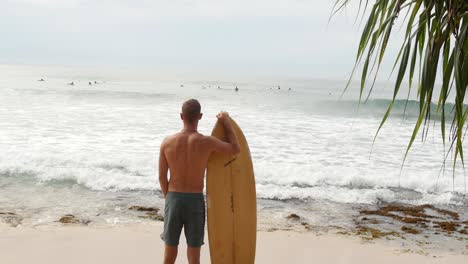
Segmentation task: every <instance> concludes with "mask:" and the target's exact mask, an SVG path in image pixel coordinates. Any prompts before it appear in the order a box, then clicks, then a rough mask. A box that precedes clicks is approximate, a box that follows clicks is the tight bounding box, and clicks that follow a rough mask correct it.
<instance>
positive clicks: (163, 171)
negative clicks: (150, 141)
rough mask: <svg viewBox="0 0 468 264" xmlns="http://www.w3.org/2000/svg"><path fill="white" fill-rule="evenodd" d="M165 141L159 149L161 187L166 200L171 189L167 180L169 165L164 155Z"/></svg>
mask: <svg viewBox="0 0 468 264" xmlns="http://www.w3.org/2000/svg"><path fill="white" fill-rule="evenodd" d="M164 147H165V140H164V141H163V142H162V144H161V147H160V149H159V185H160V186H161V191H162V193H163V195H164V198H166V194H167V190H168V187H169V181H168V179H167V171H168V169H169V165H168V164H167V160H166V155H164Z"/></svg>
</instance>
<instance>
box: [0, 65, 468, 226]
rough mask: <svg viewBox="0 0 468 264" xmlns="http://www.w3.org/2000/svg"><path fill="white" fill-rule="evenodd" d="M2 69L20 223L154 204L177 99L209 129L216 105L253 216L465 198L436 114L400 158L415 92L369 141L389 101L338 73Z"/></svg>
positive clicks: (1, 199)
mask: <svg viewBox="0 0 468 264" xmlns="http://www.w3.org/2000/svg"><path fill="white" fill-rule="evenodd" d="M1 70H2V71H3V77H2V79H1V80H0V127H1V129H0V211H10V212H15V213H16V214H17V215H20V216H21V219H22V224H25V225H27V224H31V225H41V224H51V223H54V222H55V221H57V219H58V218H59V217H60V216H61V215H64V214H69V213H73V214H75V215H79V216H80V217H83V218H87V219H91V220H92V221H95V222H104V223H126V222H132V221H140V220H141V219H140V218H138V215H136V214H134V213H133V212H131V211H128V210H127V209H128V207H129V206H131V205H145V206H156V207H161V206H162V204H163V199H162V198H161V193H160V188H159V183H158V177H157V171H158V167H157V166H158V165H157V160H158V150H159V145H160V143H161V141H162V140H163V138H164V137H165V136H166V135H169V134H172V133H175V132H177V131H179V130H180V129H181V126H182V123H181V120H180V119H179V111H180V106H181V103H182V102H183V101H184V100H186V99H189V98H197V99H199V101H200V102H201V104H202V111H203V113H204V116H203V119H202V120H201V122H200V125H199V131H200V132H201V133H204V134H210V132H211V129H212V128H213V126H214V124H215V122H216V118H215V115H216V113H217V112H218V111H220V110H225V111H228V112H230V114H231V116H232V117H233V118H234V119H235V120H236V121H237V122H238V124H239V125H240V126H241V128H242V129H243V131H244V133H245V136H246V137H247V140H248V142H249V145H250V150H251V154H252V158H253V162H254V170H255V177H256V189H257V196H258V198H259V213H260V216H264V217H263V218H262V217H260V220H259V222H260V223H261V224H264V225H267V224H271V221H275V219H277V220H278V221H282V220H281V219H283V218H284V215H285V214H287V213H288V212H289V211H288V210H290V208H291V207H294V208H300V210H302V211H301V212H312V213H310V215H309V216H308V218H309V220H310V219H315V222H322V223H330V222H332V223H333V221H336V222H337V224H340V223H341V224H343V223H342V222H343V220H340V218H339V217H338V218H337V217H335V216H336V215H340V214H349V215H352V214H353V212H351V211H348V210H349V208H350V207H349V206H348V205H370V206H374V205H378V204H384V203H393V202H397V203H406V204H414V205H419V204H427V203H428V204H435V205H439V206H442V207H456V208H462V209H461V210H462V211H466V208H467V206H468V198H467V189H466V188H467V187H466V186H467V185H466V176H465V175H464V171H463V168H462V166H461V163H460V162H459V163H458V165H457V166H456V168H455V172H453V170H452V165H451V164H452V160H451V156H450V155H449V156H448V160H447V166H446V167H445V169H443V168H442V166H443V163H442V160H443V157H444V155H445V153H446V151H447V148H448V146H445V147H444V145H443V143H442V140H441V138H440V134H441V133H440V128H439V124H433V123H431V124H429V125H428V127H429V130H428V136H427V139H426V140H425V141H424V142H421V140H420V137H418V139H417V140H416V141H415V143H414V145H413V148H412V149H411V151H410V152H409V155H408V157H407V159H406V162H405V165H404V166H403V168H402V163H403V158H404V154H405V151H406V146H407V144H408V141H409V138H410V136H411V133H412V130H413V126H414V122H415V118H416V117H417V114H418V112H417V111H418V105H417V102H415V101H410V102H409V104H408V106H407V108H406V113H405V114H403V111H404V108H405V103H404V101H398V102H397V104H396V106H395V108H394V115H392V117H391V118H390V119H389V120H388V121H387V123H386V124H385V126H384V128H383V129H382V130H381V132H380V134H379V136H378V138H377V139H376V141H375V143H374V144H373V139H374V135H375V132H376V130H377V128H378V125H379V123H380V120H381V117H382V115H383V113H384V111H385V110H386V107H387V105H388V104H389V100H388V99H385V96H386V95H388V93H389V92H391V87H386V86H385V85H383V86H382V87H380V88H378V89H376V97H375V98H371V99H370V100H369V101H368V102H367V103H366V104H364V105H361V106H359V107H358V103H357V93H356V92H357V90H356V89H350V91H349V92H348V93H346V95H345V96H344V97H343V98H341V99H340V94H341V92H342V89H343V86H344V84H345V82H344V81H323V80H322V81H320V80H289V81H288V80H286V81H281V82H279V81H268V80H250V81H242V82H238V83H236V82H232V81H226V80H210V81H199V80H196V79H194V80H183V81H181V80H170V81H160V80H138V79H137V78H134V79H132V78H131V77H128V78H123V77H122V78H116V77H103V76H97V75H89V74H88V75H86V74H82V75H67V74H55V75H53V76H52V77H48V76H47V72H46V71H45V70H44V69H41V73H42V75H39V74H38V73H37V71H32V70H31V69H29V68H28V69H25V70H24V71H25V72H24V73H21V74H19V73H18V69H17V68H14V69H13V70H12V69H9V68H6V67H3V68H1ZM41 77H44V78H45V79H46V81H44V82H39V81H37V80H38V79H39V78H41ZM70 81H74V82H75V85H73V86H70V85H67V83H68V82H70ZM94 81H98V82H99V83H98V84H94ZM88 82H92V85H89V84H88ZM181 84H183V87H182V85H181ZM236 85H237V86H238V87H239V92H235V91H234V88H235V86H236ZM278 85H280V88H281V89H278ZM218 86H219V88H218ZM289 88H291V90H289ZM387 88H388V89H387ZM386 89H387V90H386ZM386 98H388V97H386ZM435 120H437V117H435ZM325 208H326V209H325ZM298 210H299V209H298ZM320 210H325V211H326V212H327V213H326V214H318V213H317V212H320ZM337 212H338V213H337ZM330 214H331V215H333V217H329V215H330ZM270 216H271V217H270ZM272 219H273V220H272ZM283 220H284V219H283Z"/></svg>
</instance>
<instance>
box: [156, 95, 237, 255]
mask: <svg viewBox="0 0 468 264" xmlns="http://www.w3.org/2000/svg"><path fill="white" fill-rule="evenodd" d="M216 117H217V118H218V122H222V124H223V125H224V128H225V131H226V134H227V138H228V142H223V141H221V140H219V139H217V138H215V137H211V136H204V135H202V134H200V133H198V132H197V127H198V121H199V120H200V119H201V118H202V113H201V106H200V103H199V102H198V101H197V100H195V99H191V100H188V101H186V102H184V104H183V105H182V113H181V114H180V118H181V119H182V121H183V123H184V128H183V129H182V130H181V131H180V132H179V133H176V134H174V135H172V136H169V137H167V138H166V139H164V141H163V142H162V144H161V149H160V154H159V184H160V185H161V190H162V193H163V195H164V197H165V198H166V201H165V207H164V232H163V233H162V234H161V238H162V239H163V240H164V242H165V245H166V246H165V252H164V263H165V264H167V263H175V260H176V258H177V246H178V245H179V237H180V233H181V231H182V227H183V228H184V233H185V237H186V239H187V258H188V261H189V263H191V264H195V263H200V249H201V246H202V245H203V244H204V242H203V238H204V234H205V230H204V229H205V201H204V198H203V178H204V176H205V169H206V165H207V163H208V158H209V157H210V155H211V154H212V153H214V152H218V153H224V154H232V155H236V154H238V153H239V151H240V150H239V143H238V141H237V138H236V135H235V133H234V131H233V129H232V127H231V124H230V123H229V121H228V120H229V115H228V113H226V112H220V113H219V114H218V115H217V116H216ZM168 170H169V171H170V175H171V177H170V180H168V177H167V176H168V175H167V172H168Z"/></svg>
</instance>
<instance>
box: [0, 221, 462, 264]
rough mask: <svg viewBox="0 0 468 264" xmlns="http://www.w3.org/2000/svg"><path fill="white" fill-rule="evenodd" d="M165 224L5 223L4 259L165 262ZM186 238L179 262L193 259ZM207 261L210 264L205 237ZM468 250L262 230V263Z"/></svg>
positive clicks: (0, 239) (450, 259)
mask: <svg viewBox="0 0 468 264" xmlns="http://www.w3.org/2000/svg"><path fill="white" fill-rule="evenodd" d="M161 231H162V223H161V222H156V223H144V224H133V225H126V226H82V225H56V226H53V225H48V226H40V227H22V226H18V227H16V228H14V227H10V226H6V225H3V226H0V263H5V264H16V263H38V264H42V263H44V264H46V263H47V264H54V263H67V264H73V263H77V264H78V263H80V264H82V263H102V264H104V263H112V264H120V263H122V264H123V263H141V264H144V263H161V262H162V257H163V242H162V241H161V239H160V238H159V234H160V233H161ZM184 240H185V239H184V236H183V235H182V237H181V244H180V246H179V256H178V259H177V262H176V263H187V260H186V257H185V248H186V244H185V241H184ZM205 243H206V244H205V246H203V248H202V256H201V263H209V262H210V258H209V247H208V238H207V237H205ZM467 260H468V255H466V254H464V253H452V252H438V253H437V254H428V253H427V252H425V253H422V252H420V251H418V250H417V249H408V248H403V247H396V246H391V245H386V244H384V243H380V242H379V241H373V242H365V241H363V240H362V239H360V238H359V237H355V236H339V235H336V234H324V235H318V234H316V233H313V232H295V231H275V232H266V231H259V232H258V239H257V256H256V263H359V264H365V263H369V264H371V263H372V264H374V263H389V264H390V263H392V264H393V263H416V264H417V263H421V264H422V263H425V264H426V263H451V264H456V263H467Z"/></svg>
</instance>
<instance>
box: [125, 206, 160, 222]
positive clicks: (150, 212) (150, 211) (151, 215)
mask: <svg viewBox="0 0 468 264" xmlns="http://www.w3.org/2000/svg"><path fill="white" fill-rule="evenodd" d="M128 210H132V211H137V212H144V213H145V215H139V216H138V217H140V218H145V219H150V220H155V221H164V217H163V216H162V215H160V214H158V212H159V208H156V207H145V206H139V205H133V206H130V207H128Z"/></svg>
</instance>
